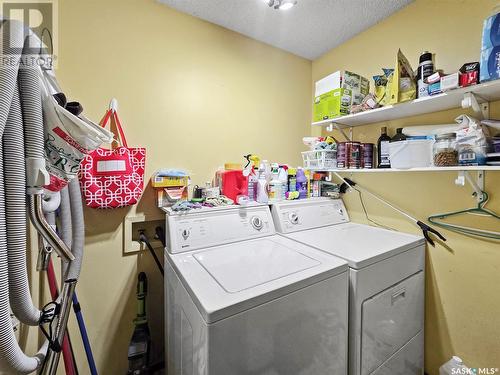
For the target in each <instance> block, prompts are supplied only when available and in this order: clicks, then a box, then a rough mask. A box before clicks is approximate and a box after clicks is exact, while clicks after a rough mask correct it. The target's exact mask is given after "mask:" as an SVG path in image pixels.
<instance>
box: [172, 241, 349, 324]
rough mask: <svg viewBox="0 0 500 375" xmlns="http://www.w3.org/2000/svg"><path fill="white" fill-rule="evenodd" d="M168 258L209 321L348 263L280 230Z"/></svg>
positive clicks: (319, 278) (334, 271)
mask: <svg viewBox="0 0 500 375" xmlns="http://www.w3.org/2000/svg"><path fill="white" fill-rule="evenodd" d="M167 260H168V262H169V264H170V265H171V266H172V267H173V268H174V270H175V272H176V273H177V275H178V276H179V278H180V279H181V280H182V282H183V285H184V287H185V288H186V289H187V291H188V292H189V293H190V295H191V297H192V298H193V301H194V302H195V304H196V305H197V307H198V309H199V311H200V313H201V314H202V316H203V317H204V319H205V320H206V321H207V323H212V322H215V321H217V320H220V319H223V318H226V317H228V316H231V315H234V314H237V313H239V312H242V311H244V310H248V309H250V308H252V307H255V306H257V305H260V304H263V303H266V302H269V301H272V300H274V299H277V298H280V297H282V296H284V295H287V294H289V293H291V292H293V291H296V290H298V289H302V288H304V287H307V286H309V285H312V284H314V283H317V282H319V281H322V280H325V279H327V278H329V277H332V276H335V275H338V274H339V273H342V272H346V271H347V269H348V266H347V262H345V261H344V260H342V259H340V258H337V257H334V256H331V255H328V254H325V253H324V252H321V251H318V250H316V249H314V248H311V247H309V246H306V245H303V244H300V243H298V242H295V241H292V240H290V239H287V238H284V237H281V236H271V237H265V238H260V239H255V240H248V241H243V242H237V243H234V244H228V245H223V246H217V247H213V248H208V249H203V250H199V251H192V252H189V253H182V254H174V255H172V254H168V253H167ZM167 272H168V271H167ZM346 277H347V273H346Z"/></svg>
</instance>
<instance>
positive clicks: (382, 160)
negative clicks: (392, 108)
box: [377, 126, 391, 168]
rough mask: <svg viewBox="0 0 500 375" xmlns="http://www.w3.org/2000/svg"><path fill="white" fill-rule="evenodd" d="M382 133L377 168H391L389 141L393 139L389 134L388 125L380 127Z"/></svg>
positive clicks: (378, 145)
mask: <svg viewBox="0 0 500 375" xmlns="http://www.w3.org/2000/svg"><path fill="white" fill-rule="evenodd" d="M380 133H381V135H380V137H379V139H378V141H377V156H378V158H377V163H378V164H377V168H390V167H391V162H390V160H389V142H390V141H391V137H389V136H388V135H387V127H386V126H384V127H382V128H381V129H380Z"/></svg>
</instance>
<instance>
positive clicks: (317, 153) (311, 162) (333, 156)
mask: <svg viewBox="0 0 500 375" xmlns="http://www.w3.org/2000/svg"><path fill="white" fill-rule="evenodd" d="M302 160H303V161H304V168H306V169H329V168H332V169H335V168H337V150H314V151H304V152H302Z"/></svg>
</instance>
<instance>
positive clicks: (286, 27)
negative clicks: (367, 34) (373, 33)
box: [158, 0, 413, 60]
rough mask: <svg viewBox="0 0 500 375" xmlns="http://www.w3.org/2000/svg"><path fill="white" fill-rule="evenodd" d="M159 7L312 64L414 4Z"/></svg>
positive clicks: (396, 0)
mask: <svg viewBox="0 0 500 375" xmlns="http://www.w3.org/2000/svg"><path fill="white" fill-rule="evenodd" d="M158 1H159V2H161V3H163V4H166V5H168V6H170V7H172V8H175V9H177V10H179V11H181V12H184V13H188V14H191V15H193V16H195V17H199V18H202V19H204V20H206V21H209V22H212V23H215V24H217V25H220V26H223V27H225V28H227V29H230V30H234V31H236V32H239V33H241V34H244V35H247V36H249V37H250V38H253V39H256V40H259V41H261V42H264V43H267V44H270V45H272V46H274V47H278V48H281V49H284V50H286V51H289V52H291V53H294V54H296V55H299V56H302V57H305V58H307V59H310V60H314V59H316V58H318V57H319V56H321V55H323V54H324V53H325V52H327V51H329V50H330V49H332V48H334V47H336V46H338V45H339V44H342V43H343V42H345V41H346V40H348V39H350V38H352V37H353V36H354V35H356V34H358V33H360V32H361V31H363V30H366V29H367V28H369V27H370V26H373V25H374V24H376V23H377V22H379V21H381V20H383V19H384V18H386V17H388V16H390V15H391V14H392V13H394V12H396V11H397V10H399V9H401V8H403V7H405V6H406V5H408V4H409V3H411V2H412V1H413V0H298V4H297V5H296V6H295V7H293V8H292V9H290V10H286V11H284V10H275V9H272V8H269V7H268V6H267V5H266V4H265V3H264V2H263V1H262V0H158Z"/></svg>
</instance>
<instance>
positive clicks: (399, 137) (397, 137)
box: [391, 128, 406, 142]
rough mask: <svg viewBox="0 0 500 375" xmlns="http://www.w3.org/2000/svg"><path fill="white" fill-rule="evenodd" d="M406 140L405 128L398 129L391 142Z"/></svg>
mask: <svg viewBox="0 0 500 375" xmlns="http://www.w3.org/2000/svg"><path fill="white" fill-rule="evenodd" d="M404 140H406V135H404V134H403V128H397V129H396V134H394V137H392V139H391V142H398V141H404Z"/></svg>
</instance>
